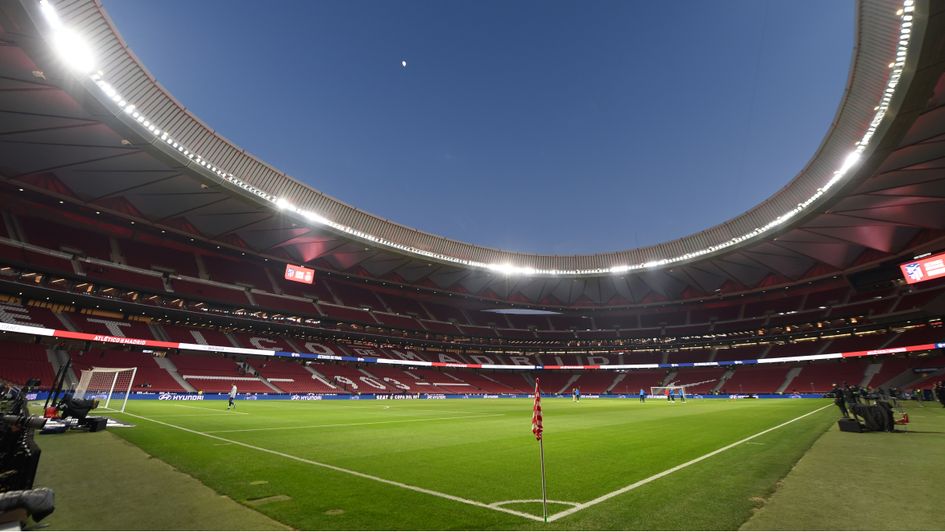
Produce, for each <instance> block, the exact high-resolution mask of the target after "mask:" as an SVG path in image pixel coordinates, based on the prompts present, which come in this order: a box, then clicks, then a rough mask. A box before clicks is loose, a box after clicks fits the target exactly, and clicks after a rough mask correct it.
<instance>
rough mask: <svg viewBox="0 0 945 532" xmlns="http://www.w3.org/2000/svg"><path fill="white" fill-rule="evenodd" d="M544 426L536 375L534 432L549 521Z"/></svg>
mask: <svg viewBox="0 0 945 532" xmlns="http://www.w3.org/2000/svg"><path fill="white" fill-rule="evenodd" d="M543 432H544V426H543V424H542V419H541V388H540V386H539V378H538V377H535V403H534V405H533V406H532V434H534V435H535V439H536V440H538V453H539V456H540V457H541V503H542V504H541V514H542V517H544V518H545V523H547V522H548V495H547V490H546V489H545V442H544V439H543V438H542V433H543Z"/></svg>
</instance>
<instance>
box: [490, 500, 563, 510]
mask: <svg viewBox="0 0 945 532" xmlns="http://www.w3.org/2000/svg"><path fill="white" fill-rule="evenodd" d="M523 502H544V501H542V499H515V500H513V501H498V502H493V503H489V506H492V507H494V508H498V507H500V506H505V505H506V504H518V503H523ZM548 502H550V503H554V504H566V505H568V506H578V505H580V504H581V503H579V502H570V501H553V500H551V499H548Z"/></svg>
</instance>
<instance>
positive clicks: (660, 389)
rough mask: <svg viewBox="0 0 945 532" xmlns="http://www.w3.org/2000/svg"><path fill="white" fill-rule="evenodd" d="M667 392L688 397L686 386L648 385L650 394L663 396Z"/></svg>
mask: <svg viewBox="0 0 945 532" xmlns="http://www.w3.org/2000/svg"><path fill="white" fill-rule="evenodd" d="M669 392H672V393H673V395H675V396H676V397H689V392H687V391H686V386H685V385H683V386H650V395H655V396H658V397H665V396H666V395H667V394H668V393H669Z"/></svg>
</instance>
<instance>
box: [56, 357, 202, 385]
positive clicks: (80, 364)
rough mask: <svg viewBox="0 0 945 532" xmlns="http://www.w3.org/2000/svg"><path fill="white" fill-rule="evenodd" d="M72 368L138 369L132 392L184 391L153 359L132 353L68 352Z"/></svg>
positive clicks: (78, 369) (79, 369)
mask: <svg viewBox="0 0 945 532" xmlns="http://www.w3.org/2000/svg"><path fill="white" fill-rule="evenodd" d="M69 354H70V357H71V360H72V367H73V368H74V369H75V370H77V371H81V370H85V369H92V368H96V367H97V368H138V371H137V373H136V374H135V382H134V386H133V387H132V391H154V392H184V391H186V390H185V389H184V388H183V387H182V386H181V385H180V384H179V383H178V382H177V381H176V380H174V378H173V377H172V376H171V374H170V373H168V372H167V371H166V370H165V369H164V368H162V367H160V366H158V365H157V363H156V362H155V360H154V357H153V356H151V355H146V354H143V353H137V352H134V351H115V350H104V349H92V350H89V351H88V352H77V351H70V352H69Z"/></svg>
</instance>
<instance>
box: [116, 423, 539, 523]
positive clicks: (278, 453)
mask: <svg viewBox="0 0 945 532" xmlns="http://www.w3.org/2000/svg"><path fill="white" fill-rule="evenodd" d="M126 415H129V416H131V417H136V418H138V419H143V420H145V421H150V422H152V423H157V424H158V425H164V426H165V427H171V428H174V429H177V430H182V431H184V432H189V433H191V434H196V435H198V436H203V437H205V438H212V439H214V440H219V441H222V442H226V443H232V444H233V445H239V446H240V447H245V448H247V449H252V450H254V451H259V452H262V453H268V454H272V455H275V456H280V457H282V458H288V459H289V460H295V461H296V462H302V463H303V464H309V465H313V466H317V467H322V468H325V469H329V470H331V471H335V472H338V473H345V474H348V475H352V476H355V477H359V478H364V479H367V480H373V481H375V482H380V483H382V484H388V485H391V486H396V487H398V488H403V489H406V490H410V491H415V492H417V493H423V494H426V495H432V496H434V497H439V498H441V499H447V500H451V501H455V502H460V503H463V504H468V505H470V506H476V507H478V508H485V509H487V510H493V511H496V512H503V513H507V514H511V515H516V516H518V517H524V518H525V519H531V520H532V521H542V518H541V517H538V516H535V515H532V514H529V513H525V512H519V511H516V510H510V509H508V508H501V507H496V506H490V505H488V504H486V503H484V502H479V501H474V500H472V499H464V498H462V497H457V496H456V495H450V494H448V493H442V492H439V491H434V490H431V489H427V488H421V487H419V486H412V485H410V484H404V483H403V482H397V481H395V480H388V479H386V478H381V477H376V476H374V475H369V474H367V473H361V472H360V471H354V470H351V469H345V468H343V467H338V466H334V465H331V464H325V463H322V462H316V461H315V460H309V459H308V458H302V457H300V456H295V455H291V454H288V453H284V452H281V451H274V450H272V449H266V448H265V447H259V446H256V445H251V444H248V443H243V442H240V441H236V440H229V439H227V438H224V437H222V436H216V435H214V434H207V433H206V432H200V431H198V430H193V429H188V428H187V427H181V426H178V425H173V424H171V423H166V422H164V421H159V420H157V419H151V418H147V417H144V416H139V415H137V414H131V413H127V412H126Z"/></svg>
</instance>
